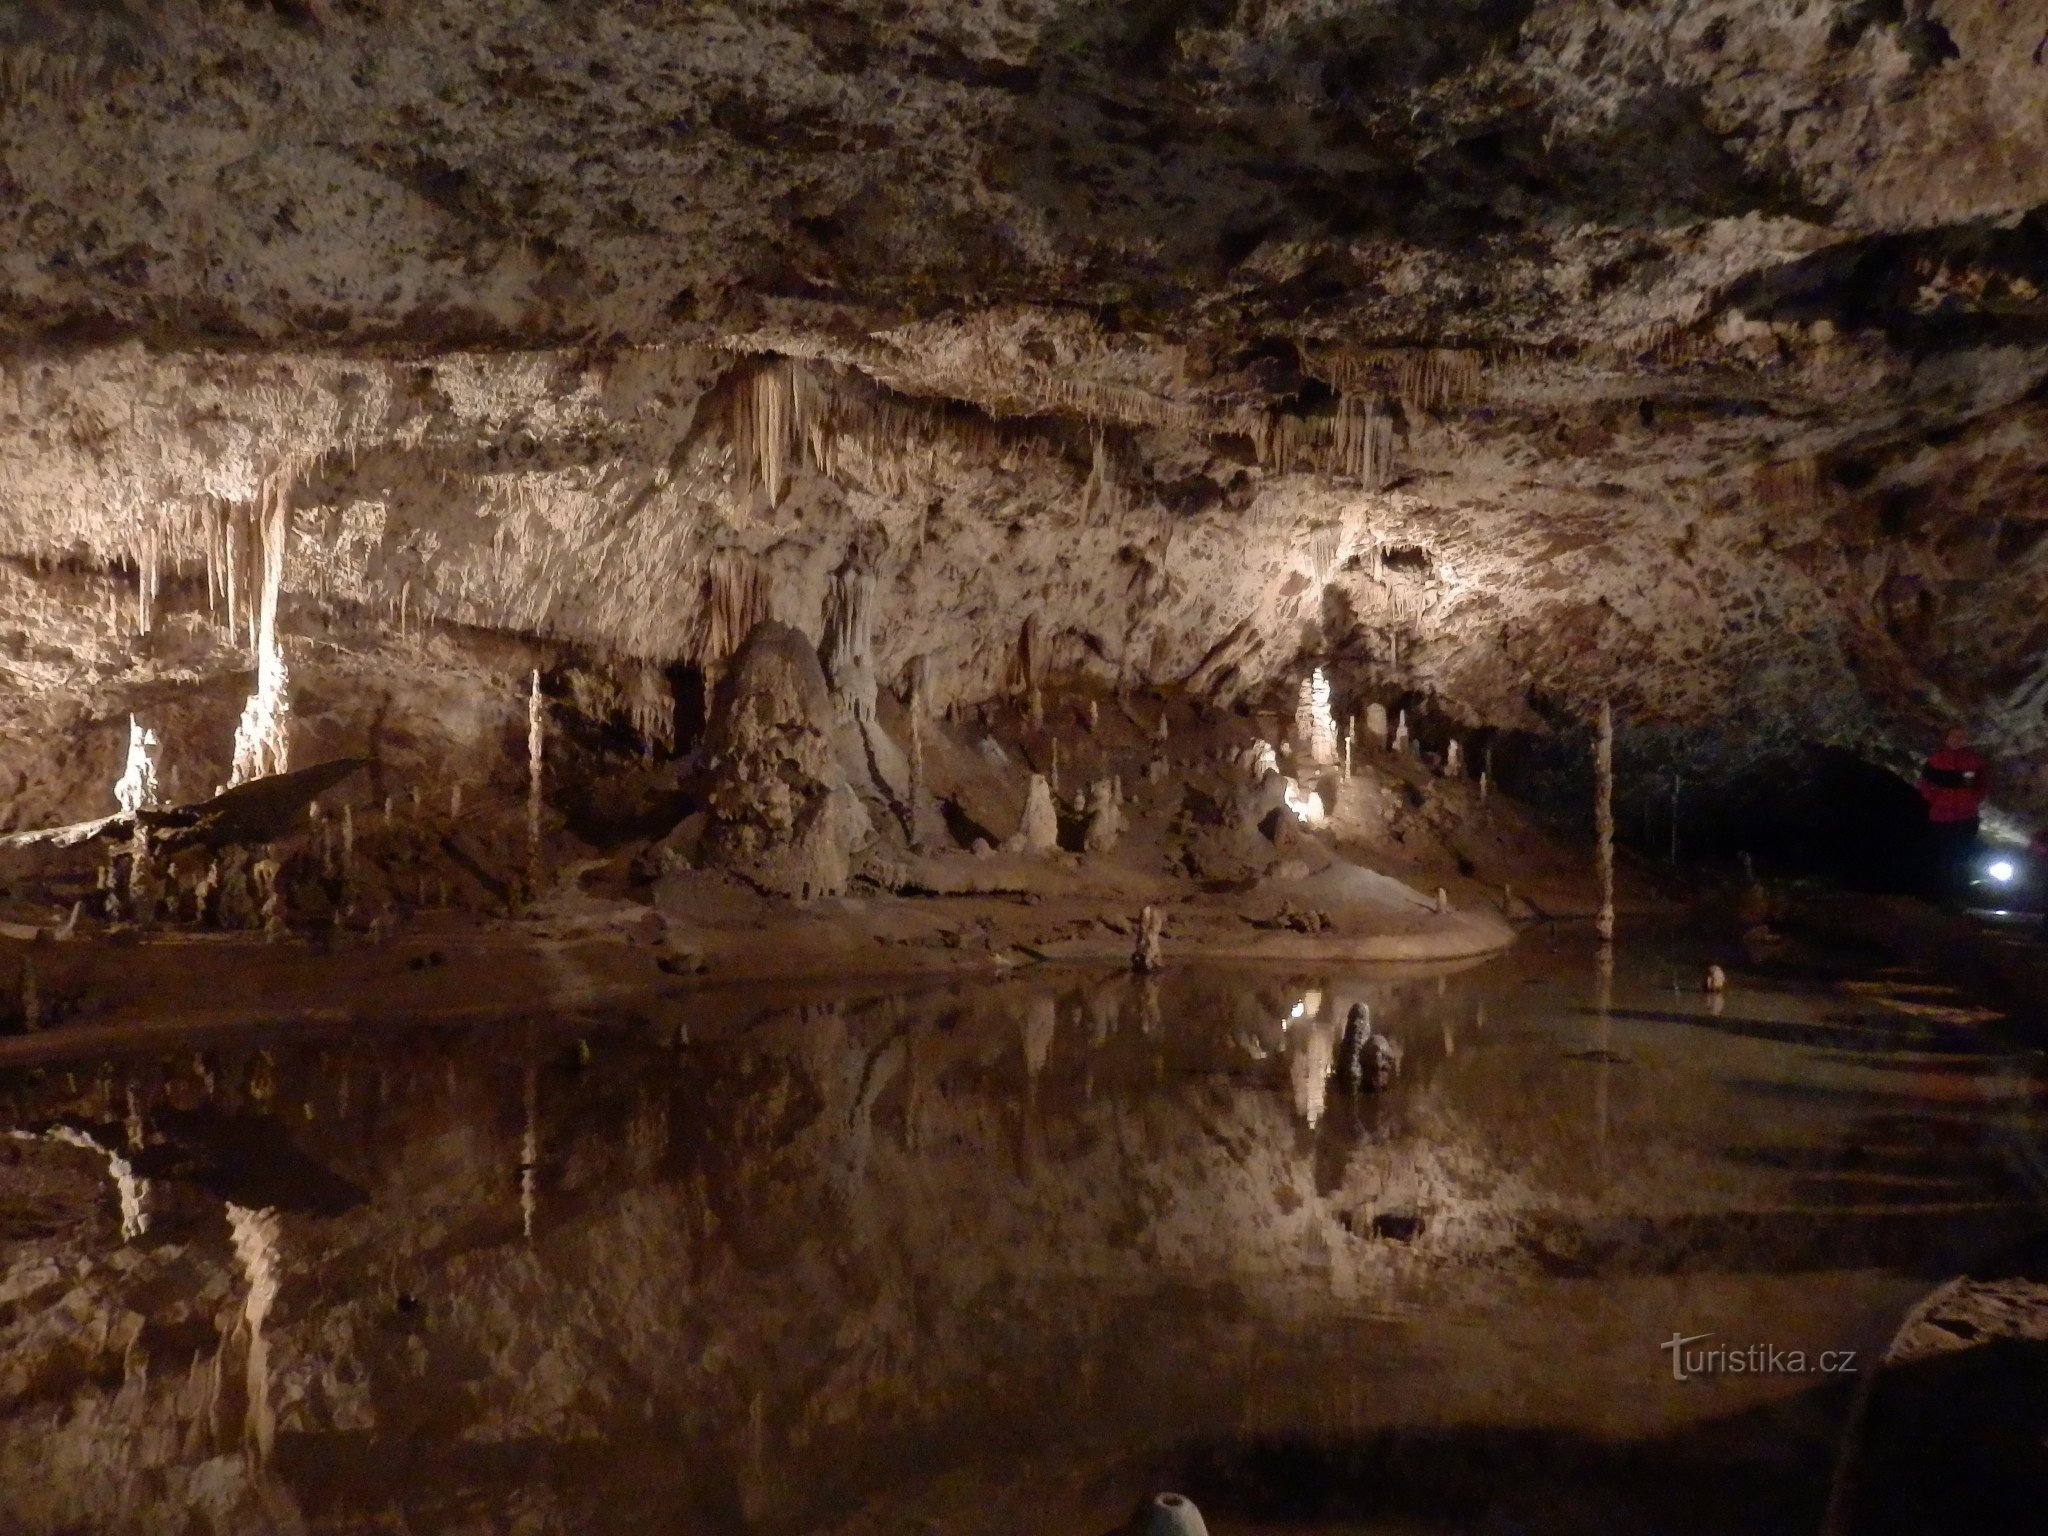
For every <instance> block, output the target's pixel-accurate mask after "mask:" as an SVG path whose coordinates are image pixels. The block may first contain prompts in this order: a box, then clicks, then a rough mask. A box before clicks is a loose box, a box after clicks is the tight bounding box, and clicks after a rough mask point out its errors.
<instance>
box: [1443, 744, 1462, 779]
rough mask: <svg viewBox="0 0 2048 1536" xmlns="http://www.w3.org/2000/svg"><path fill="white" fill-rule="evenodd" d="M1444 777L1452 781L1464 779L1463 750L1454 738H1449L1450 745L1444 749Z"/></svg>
mask: <svg viewBox="0 0 2048 1536" xmlns="http://www.w3.org/2000/svg"><path fill="white" fill-rule="evenodd" d="M1444 775H1445V776H1446V777H1447V778H1453V779H1462V778H1463V777H1465V748H1464V745H1463V743H1461V742H1460V741H1459V740H1458V738H1457V737H1455V736H1453V737H1452V738H1451V744H1450V745H1449V746H1447V747H1445V748H1444Z"/></svg>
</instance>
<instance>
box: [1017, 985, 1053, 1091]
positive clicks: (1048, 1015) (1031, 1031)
mask: <svg viewBox="0 0 2048 1536" xmlns="http://www.w3.org/2000/svg"><path fill="white" fill-rule="evenodd" d="M1058 1028H1059V1000H1058V999H1057V998H1054V997H1050V996H1046V997H1034V998H1032V999H1031V1007H1030V1010H1029V1011H1028V1012H1027V1013H1026V1014H1025V1015H1024V1071H1025V1073H1026V1075H1027V1076H1029V1077H1030V1078H1031V1079H1032V1080H1033V1081H1034V1082H1035V1081H1036V1080H1037V1078H1038V1075H1039V1074H1040V1073H1041V1072H1043V1071H1044V1070H1045V1063H1046V1058H1047V1057H1049V1056H1050V1055H1051V1054H1052V1037H1053V1034H1054V1032H1055V1031H1056V1030H1057V1029H1058Z"/></svg>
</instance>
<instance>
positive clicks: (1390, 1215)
mask: <svg viewBox="0 0 2048 1536" xmlns="http://www.w3.org/2000/svg"><path fill="white" fill-rule="evenodd" d="M1700 970H1701V967H1700V965H1699V963H1698V960H1697V958H1696V957H1690V956H1688V955H1686V954H1684V953H1680V952H1673V953H1666V952H1665V951H1664V950H1662V949H1660V948H1656V947H1649V948H1627V947H1625V948H1624V949H1623V951H1622V953H1621V956H1620V959H1619V961H1618V963H1617V964H1616V965H1614V966H1613V967H1612V968H1603V967H1602V965H1601V964H1600V962H1599V960H1598V958H1597V957H1596V955H1595V953H1594V952H1593V951H1592V950H1591V949H1590V948H1574V947H1570V946H1569V945H1565V946H1562V947H1558V948H1554V949H1545V948H1543V947H1542V946H1541V945H1540V943H1538V944H1535V945H1529V944H1525V945H1524V946H1523V948H1522V949H1521V950H1519V951H1517V952H1516V953H1514V954H1511V955H1510V956H1508V957H1506V958H1504V959H1501V960H1498V961H1495V962H1492V963H1490V964H1487V965H1484V966H1480V967H1476V968H1471V969H1466V970H1462V971H1458V972H1455V973H1445V974H1440V975H1436V974H1407V975H1395V974H1386V973H1370V972H1352V973H1345V972H1337V973H1327V972H1323V973H1317V972H1307V971H1304V972H1301V973H1283V972H1276V971H1266V972H1257V973H1242V972H1240V973H1230V974H1224V973H1215V974H1211V973H1206V972H1202V971H1186V972H1175V973H1170V974H1168V975H1167V976H1166V977H1164V978H1162V979H1160V980H1157V981H1143V980H1138V979H1135V978H1132V977H1129V976H1123V975H1090V974H1085V973H1072V972H1055V971H1051V970H1040V971H1034V972H1031V973H1028V974H1022V975H1015V976H1012V977H1009V978H1006V979H1002V980H995V981H983V982H975V983H971V984H966V983H951V984H948V985H946V986H944V987H938V988H931V989H925V990H919V991H912V992H906V993H900V994H885V993H879V992H877V993H842V994H840V995H827V994H823V993H818V994H812V995H798V994H791V995H789V996H786V997H780V998H767V997H764V996H763V995H762V994H761V993H760V992H759V991H755V992H751V993H748V994H744V995H741V994H734V995H721V994H716V993H713V994H701V995H698V996H695V997H692V998H689V999H686V1000H684V999H671V1000H666V1001H662V1002H660V1003H658V1004H656V1003H650V1004H649V1005H648V1007H647V1008H646V1009H644V1010H642V1011H639V1012H636V1013H630V1014H612V1015H607V1016H604V1017H588V1018H579V1019H561V1020H549V1021H544V1022H536V1021H517V1020H511V1021H505V1022H503V1023H500V1024H497V1025H494V1026H490V1027H466V1028H463V1029H461V1030H459V1031H457V1030H439V1031H420V1032H414V1033H402V1034H401V1033H387V1034H383V1035H375V1036H370V1037H367V1038H365V1037H354V1038H326V1039H309V1038H306V1037H304V1036H297V1037H292V1038H285V1037H278V1038H270V1039H262V1038H246V1039H237V1040H232V1041H222V1040H210V1041H204V1042H178V1043H175V1044H172V1045H163V1044H153V1045H151V1046H150V1047H148V1048H147V1049H146V1050H141V1051H137V1052H134V1053H131V1054H128V1055H125V1056H122V1057H118V1058H116V1059H77V1060H68V1061H50V1062H47V1063H45V1064H44V1065H42V1066H40V1067H37V1068H34V1069H28V1068H21V1067H17V1068H13V1069H10V1070H8V1071H6V1072H5V1073H4V1075H0V1531H5V1532H8V1533H12V1532H15V1531H20V1532H31V1533H39V1536H40V1533H45V1532H69V1531H85V1530H90V1531H95V1532H124V1531H151V1532H161V1531H184V1532H194V1533H199V1532H223V1533H225V1532H235V1533H246V1532H258V1531H317V1532H400V1533H416V1536H427V1533H437V1536H438V1533H452V1532H478V1533H482V1532H518V1533H549V1532H565V1533H568V1532H574V1533H583V1532H671V1531H674V1532H706V1533H738V1532H762V1533H785V1532H786V1533H797V1532H811V1531H833V1532H845V1533H870V1532H872V1533H878V1536H879V1533H891V1536H897V1533H905V1532H926V1531H930V1532H956V1531H957V1532H972V1533H980V1532H991V1533H1011V1532H1015V1533H1020V1536H1021V1533H1024V1532H1031V1533H1034V1536H1036V1533H1046V1532H1072V1533H1076V1536H1099V1533H1101V1532H1104V1531H1106V1530H1108V1529H1110V1528H1111V1527H1112V1526H1114V1525H1116V1524H1117V1523H1118V1522H1119V1521H1120V1520H1121V1519H1122V1518H1123V1517H1124V1516H1125V1515H1126V1514H1127V1513H1128V1511H1129V1510H1130V1509H1131V1507H1132V1506H1133V1504H1134V1503H1135V1502H1136V1500H1137V1499H1138V1498H1139V1496H1140V1495H1141V1494H1143V1493H1145V1492H1146V1491H1148V1490H1150V1489H1153V1488H1157V1487H1168V1486H1173V1487H1179V1488H1182V1489H1183V1490H1184V1491H1186V1492H1188V1493H1190V1494H1192V1495H1193V1496H1195V1498H1196V1499H1197V1500H1198V1501H1199V1502H1200V1503H1201V1505H1202V1507H1203V1509H1204V1511H1205V1513H1206V1514H1207V1515H1208V1517H1209V1522H1210V1525H1211V1528H1212V1530H1215V1531H1217V1532H1218V1533H1219V1536H1223V1533H1228V1532H1231V1531H1256V1530H1281V1529H1292V1530H1301V1529H1315V1530H1322V1531H1339V1530H1356V1531H1361V1532H1366V1531H1369V1532H1409V1531H1416V1532H1420V1531H1451V1530H1459V1531H1465V1530H1482V1531H1502V1532H1508V1531H1517V1532H1519V1531H1532V1532H1551V1531H1558V1532H1562V1531H1588V1530H1607V1529H1613V1530H1632V1531H1660V1532H1661V1531H1674V1532H1690V1531H1699V1532H1709V1531H1712V1532H1738V1531H1739V1532H1744V1533H1758V1532H1764V1533H1768V1532H1775V1531H1788V1532H1789V1531H1809V1530H1812V1529H1813V1528H1814V1526H1815V1524H1816V1522H1817V1520H1818V1519H1819V1515H1820V1510H1821V1507H1822V1504H1823V1502H1824V1500H1825V1496H1826V1487H1827V1481H1828V1476H1829V1470H1830V1467H1831V1465H1832V1460H1833V1456H1834V1452H1835V1443H1836V1440H1837V1438H1838V1435H1839V1432H1840V1429H1841V1426H1842V1424H1843V1422H1844V1419H1845V1415H1846V1412H1847V1408H1848V1404H1849V1401H1850V1399H1851V1396H1852V1394H1853V1392H1854V1389H1855V1382H1856V1378H1857V1373H1858V1371H1860V1370H1861V1369H1862V1368H1863V1367H1864V1366H1866V1365H1867V1364H1868V1363H1869V1361H1870V1359H1871V1358H1872V1355H1873V1352H1874V1351H1876V1350H1878V1349H1881V1348H1882V1345H1883V1343H1884V1341H1885V1340H1886V1338H1887V1337H1888V1336H1889V1334H1890V1332H1891V1330H1892V1328H1893V1327H1894V1325H1895V1324H1896V1322H1897V1320H1898V1317H1899V1315H1900V1313H1901V1312H1902V1311H1903V1309H1904V1308H1905V1307H1906V1306H1907V1305H1909V1304H1910V1303H1911V1302H1912V1300H1913V1299H1914V1298H1915V1297H1917V1296H1918V1295H1920V1294H1921V1293H1922V1292H1924V1291H1925V1290H1926V1289H1928V1288H1929V1287H1930V1286H1931V1285H1932V1284H1933V1283H1934V1282H1935V1281H1936V1280H1937V1279H1939V1278H1940V1277H1942V1276H1944V1275H1946V1274H1948V1273H1950V1272H1951V1271H1953V1270H1954V1269H1956V1268H1957V1267H1959V1266H1960V1265H1962V1264H1964V1263H1966V1262H1968V1261H1970V1260H1971V1259H1973V1258H1976V1257H1978V1256H1980V1255H1982V1254H1984V1253H1986V1252H1990V1251H1994V1250H1996V1249H1997V1248H1999V1247H2000V1246H2001V1245H2004V1244H2007V1243H2010V1242H2012V1241H2014V1240H2015V1239H2017V1238H2018V1237H2020V1236H2023V1235H2025V1234H2028V1233H2030V1232H2032V1231H2034V1230H2035V1229H2036V1228H2037V1227H2038V1226H2040V1225H2041V1224H2042V1221H2043V1218H2042V1213H2041V1212H2042V1207H2041V1194H2042V1190H2043V1187H2044V1185H2043V1181H2042V1176H2041V1175H2042V1169H2043V1166H2044V1165H2043V1160H2042V1155H2041V1144H2040V1142H2039V1141H2038V1140H2037V1137H2038V1133H2039V1130H2040V1127H2041V1118H2042V1117H2041V1112H2040V1103H2039V1100H2038V1097H2037V1084H2036V1082H2035V1080H2034V1077H2033V1076H2032V1072H2033V1065H2032V1061H2031V1058H2026V1057H2022V1056H2020V1055H2018V1054H2016V1053H2014V1052H2012V1051H2010V1050H2008V1049H2006V1048H2004V1047H2001V1046H2000V1045H1998V1044H1997V1043H1996V1041H1997V1038H1998V1036H1997V1033H1996V1030H1995V1027H1991V1026H1992V1025H1993V1024H1994V1023H1995V1021H1989V1020H1987V1019H1985V1018H1984V1017H1982V1016H1981V1015H1980V1014H1978V1013H1977V1012H1976V1011H1974V1010H1972V1009H1970V1008H1969V1007H1968V1006H1967V1004H1966V1003H1965V1002H1964V1001H1963V1000H1960V999H1957V998H1954V997H1952V996H1949V995H1947V994H1944V993H1943V992H1941V991H1940V990H1939V989H1935V988H1928V987H1924V986H1921V985H1918V984H1916V983H1915V982H1914V980H1913V978H1911V977H1904V976H1896V975H1891V976H1887V975H1882V974H1876V973H1873V974H1870V975H1868V976H1866V977H1864V978H1863V979H1861V980H1858V981H1852V982H1847V983H1845V982H1843V981H1842V980H1841V979H1839V978H1835V979H1823V978H1820V977H1801V976H1797V975H1789V976H1785V977H1781V978H1780V979H1778V980H1776V981H1774V982H1771V983H1769V984H1766V983H1764V982H1762V981H1758V980H1755V979H1750V978H1744V977H1737V978H1736V983H1735V986H1734V989H1733V990H1732V991H1731V992H1730V993H1729V994H1728V995H1727V996H1726V997H1725V999H1722V1000H1715V999H1712V998H1709V997H1708V996H1706V995H1705V994H1704V993H1703V992H1701V991H1700V990H1699V989H1698V983H1697V980H1696V978H1697V977H1698V975H1699V974H1700ZM1354 1004H1363V1005H1365V1006H1366V1007H1367V1008H1368V1009H1369V1010H1370V1015H1371V1020H1372V1023H1373V1025H1374V1026H1375V1027H1376V1028H1377V1029H1378V1030H1380V1031H1382V1032H1384V1033H1386V1034H1388V1035H1390V1036H1392V1037H1393V1038H1394V1039H1396V1040H1398V1042H1399V1043H1400V1045H1401V1047H1402V1054H1403V1063H1404V1065H1403V1071H1402V1075H1401V1077H1400V1078H1399V1080H1398V1081H1397V1082H1396V1083H1395V1084H1394V1085H1393V1086H1392V1087H1390V1088H1388V1089H1387V1090H1385V1091H1383V1092H1380V1093H1377V1094H1366V1093H1356V1092H1353V1091H1351V1090H1350V1089H1349V1088H1348V1087H1347V1086H1346V1083H1345V1081H1344V1077H1343V1074H1342V1073H1341V1072H1337V1071H1333V1067H1335V1066H1336V1065H1337V1062H1338V1058H1339V1056H1340V1054H1341V1052H1340V1037H1341V1032H1342V1025H1343V1021H1344V1019H1345V1018H1346V1016H1347V1015H1348V1014H1349V1013H1350V1012H1351V1010H1352V1008H1353V1005H1354ZM1695 1335H1702V1336H1707V1341H1706V1342H1705V1343H1703V1344H1698V1345H1694V1346H1692V1347H1693V1348H1695V1349H1699V1348H1712V1347H1715V1346H1717V1345H1718V1346H1721V1347H1723V1348H1725V1349H1727V1350H1729V1351H1748V1352H1749V1353H1748V1354H1747V1355H1746V1356H1745V1358H1748V1359H1757V1360H1764V1361H1768V1362H1770V1368H1769V1369H1767V1370H1763V1371H1756V1372H1751V1371H1747V1370H1745V1371H1743V1372H1741V1373H1740V1374H1734V1373H1730V1372H1725V1371H1724V1372H1723V1373H1722V1374H1717V1375H1710V1376H1707V1377H1699V1376H1697V1375H1695V1377H1694V1379H1691V1380H1686V1381H1679V1380H1676V1379H1675V1373H1674V1370H1673V1359H1672V1354H1673V1352H1672V1351H1671V1350H1670V1349H1668V1348H1664V1347H1662V1346H1664V1345H1666V1344H1667V1342H1668V1341H1669V1340H1671V1339H1672V1338H1673V1337H1674V1336H1688V1337H1690V1336H1695ZM1757 1349H1761V1350H1762V1351H1765V1352H1766V1353H1764V1354H1757V1353H1756V1350H1757ZM1824 1354H1825V1355H1827V1356H1828V1357H1829V1363H1830V1369H1828V1370H1826V1371H1823V1370H1822V1369H1821V1368H1820V1366H1821V1364H1822V1359H1821V1357H1822V1356H1823V1355H1824ZM1845 1357H1847V1358H1846V1361H1845Z"/></svg>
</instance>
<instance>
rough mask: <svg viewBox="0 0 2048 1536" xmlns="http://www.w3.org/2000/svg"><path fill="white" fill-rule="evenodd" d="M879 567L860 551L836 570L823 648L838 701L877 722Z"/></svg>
mask: <svg viewBox="0 0 2048 1536" xmlns="http://www.w3.org/2000/svg"><path fill="white" fill-rule="evenodd" d="M874 653H875V571H874V567H873V565H872V564H871V563H870V559H869V557H868V556H867V555H866V554H865V553H864V552H861V551H856V552H855V553H853V554H850V555H848V556H847V558H846V560H845V562H844V563H843V564H841V565H840V567H839V569H838V570H836V571H835V572H833V574H832V586H831V590H830V592H829V593H828V594H827V598H826V605H825V637H824V641H823V643H822V644H820V645H819V647H818V659H819V661H820V662H822V663H823V665H824V671H825V678H826V681H827V682H828V683H830V684H831V687H832V699H833V703H834V705H835V706H836V707H837V708H838V709H839V711H840V712H841V714H842V715H844V716H845V718H846V719H847V720H848V721H850V722H852V723H854V724H857V725H863V726H867V725H873V724H874V723H875V667H874Z"/></svg>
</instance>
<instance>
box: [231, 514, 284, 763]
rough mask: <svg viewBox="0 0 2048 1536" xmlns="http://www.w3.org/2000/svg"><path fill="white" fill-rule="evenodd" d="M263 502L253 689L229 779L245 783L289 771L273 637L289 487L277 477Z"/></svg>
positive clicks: (280, 666)
mask: <svg viewBox="0 0 2048 1536" xmlns="http://www.w3.org/2000/svg"><path fill="white" fill-rule="evenodd" d="M266 496H267V505H266V507H265V511H264V515H263V520H262V522H261V524H260V525H259V528H258V532H259V535H260V537H259V540H258V551H257V552H258V557H259V559H260V560H261V562H262V565H261V571H260V576H261V581H262V585H261V589H260V594H259V600H258V602H257V606H256V612H255V614H254V615H253V620H252V628H253V635H252V644H253V648H254V649H255V652H256V691H255V693H253V694H251V695H250V697H249V702H248V703H247V704H246V705H244V706H243V708H242V719H241V723H240V724H239V725H237V726H236V728H235V755H234V762H233V766H232V767H231V768H230V769H229V771H228V784H229V785H230V787H232V786H234V785H236V784H245V783H247V782H248V781H249V780H251V779H257V778H262V777H264V776H265V775H268V774H276V773H289V772H290V771H291V697H290V683H291V680H290V677H289V676H288V675H287V672H286V669H285V662H284V651H283V650H282V648H281V647H280V646H279V644H278V638H277V606H278V599H279V596H280V594H281V592H282V589H283V586H284V554H285V542H286V539H287V537H288V536H289V534H290V531H291V510H290V504H289V497H288V493H287V491H286V490H285V488H284V487H283V485H282V484H281V483H274V484H273V485H271V486H270V487H269V488H267V491H266Z"/></svg>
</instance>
